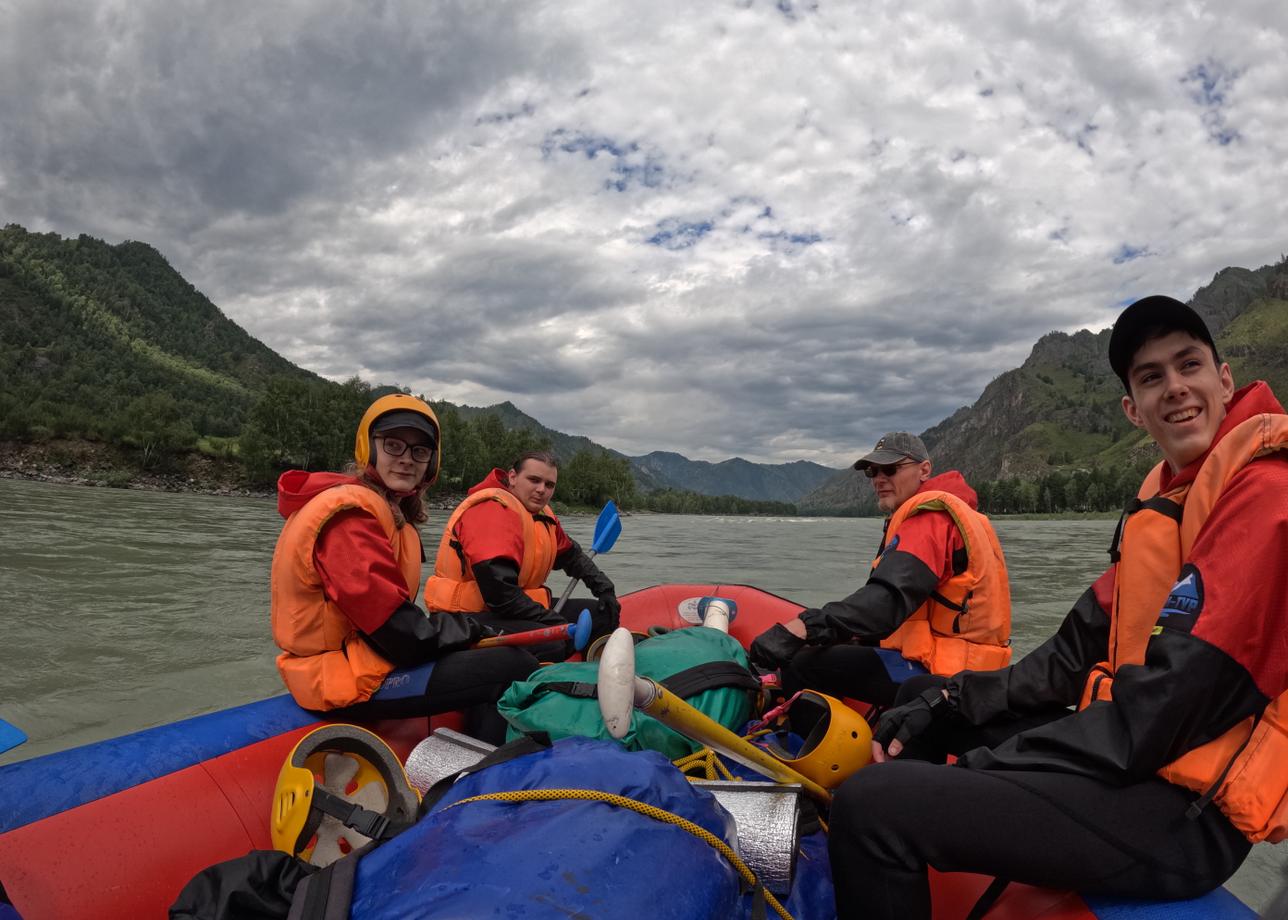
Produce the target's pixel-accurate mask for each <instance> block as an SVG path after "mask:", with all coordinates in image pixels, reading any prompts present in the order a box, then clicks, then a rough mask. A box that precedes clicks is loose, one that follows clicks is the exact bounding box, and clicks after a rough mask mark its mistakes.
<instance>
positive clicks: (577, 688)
mask: <svg viewBox="0 0 1288 920" xmlns="http://www.w3.org/2000/svg"><path fill="white" fill-rule="evenodd" d="M532 692H533V693H535V694H536V695H537V696H540V695H542V694H544V693H562V694H563V695H564V696H571V697H575V698H576V699H579V700H594V699H598V698H599V687H598V685H596V684H592V683H590V682H589V681H584V680H552V681H550V682H549V683H544V684H537V686H535V687H533V688H532Z"/></svg>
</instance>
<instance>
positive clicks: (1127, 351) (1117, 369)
mask: <svg viewBox="0 0 1288 920" xmlns="http://www.w3.org/2000/svg"><path fill="white" fill-rule="evenodd" d="M1170 332H1188V333H1189V334H1190V335H1192V336H1194V338H1196V339H1198V340H1199V341H1200V342H1205V343H1206V344H1207V346H1208V347H1209V348H1211V349H1212V357H1213V358H1214V359H1215V360H1216V361H1217V362H1218V363H1219V362H1220V360H1221V358H1220V356H1219V355H1217V351H1216V343H1215V342H1213V341H1212V333H1210V332H1208V327H1207V323H1205V322H1203V317H1201V316H1199V315H1198V314H1197V313H1195V312H1194V310H1193V309H1191V308H1190V307H1187V306H1186V305H1185V304H1183V303H1181V302H1180V301H1179V300H1176V299H1175V298H1173V297H1167V296H1166V295H1163V294H1154V295H1152V296H1150V297H1142V298H1141V299H1140V300H1138V301H1136V302H1135V303H1134V304H1132V305H1131V306H1129V307H1128V308H1127V309H1126V310H1123V312H1122V313H1121V314H1119V316H1118V319H1117V320H1116V321H1115V322H1114V331H1113V332H1112V333H1110V335H1109V366H1110V367H1112V368H1113V369H1114V373H1115V374H1117V375H1118V379H1119V380H1121V381H1122V382H1123V386H1124V387H1125V388H1126V389H1127V392H1128V393H1130V392H1131V384H1130V383H1129V382H1128V380H1127V372H1128V371H1130V370H1131V362H1132V359H1133V358H1134V357H1136V352H1138V351H1140V347H1141V346H1142V345H1144V344H1145V342H1146V341H1148V340H1149V339H1155V338H1158V337H1159V336H1160V335H1167V334H1168V333H1170Z"/></svg>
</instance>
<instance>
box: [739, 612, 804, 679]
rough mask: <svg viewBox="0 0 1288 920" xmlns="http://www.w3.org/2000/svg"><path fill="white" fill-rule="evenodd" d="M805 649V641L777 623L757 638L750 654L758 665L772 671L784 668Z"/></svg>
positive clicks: (749, 650) (749, 651)
mask: <svg viewBox="0 0 1288 920" xmlns="http://www.w3.org/2000/svg"><path fill="white" fill-rule="evenodd" d="M804 647H805V640H804V639H801V638H799V637H798V636H796V635H794V634H793V633H792V632H791V630H789V629H788V628H787V627H786V626H784V625H783V624H782V623H777V624H775V625H773V626H771V627H770V628H769V629H767V630H765V631H764V632H763V633H761V634H760V635H759V636H757V637H756V639H755V641H753V642H752V643H751V648H750V649H748V654H749V655H750V656H751V660H752V661H754V662H755V663H756V664H758V665H760V666H761V667H763V668H769V669H770V670H771V671H772V670H776V669H777V668H781V667H783V665H785V664H787V662H789V661H791V660H792V657H793V656H794V655H795V654H796V653H797V652H799V651H800V650H801V649H803V648H804Z"/></svg>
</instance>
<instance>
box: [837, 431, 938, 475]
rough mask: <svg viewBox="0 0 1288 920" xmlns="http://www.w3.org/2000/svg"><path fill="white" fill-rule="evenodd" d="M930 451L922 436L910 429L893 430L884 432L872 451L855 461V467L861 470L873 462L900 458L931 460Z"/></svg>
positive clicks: (896, 460) (894, 460)
mask: <svg viewBox="0 0 1288 920" xmlns="http://www.w3.org/2000/svg"><path fill="white" fill-rule="evenodd" d="M929 459H930V452H929V451H927V450H926V445H925V444H923V443H922V440H921V438H919V437H917V436H916V435H915V434H912V433H911V432H909V431H891V432H889V433H888V434H883V435H882V436H881V440H880V441H877V446H876V447H874V448H872V453H870V454H864V455H863V456H862V457H860V458H859V459H858V460H855V461H854V468H855V469H856V470H861V469H863V468H864V467H866V466H871V465H872V464H874V463H875V464H886V463H898V462H899V461H900V460H916V461H917V462H918V463H920V462H921V461H922V460H929Z"/></svg>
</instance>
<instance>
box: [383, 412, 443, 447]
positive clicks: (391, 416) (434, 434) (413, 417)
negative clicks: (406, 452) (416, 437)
mask: <svg viewBox="0 0 1288 920" xmlns="http://www.w3.org/2000/svg"><path fill="white" fill-rule="evenodd" d="M395 428H414V429H416V430H417V431H423V432H425V434H427V435H429V443H430V444H437V443H438V430H437V429H436V428H434V425H433V423H432V422H430V420H429V419H428V418H426V417H425V416H423V415H421V414H420V413H419V412H410V411H408V410H406V409H397V410H395V411H393V412H386V413H385V414H384V415H382V416H380V417H379V418H378V419H376V420H375V421H374V422H372V423H371V433H372V434H378V433H379V432H381V431H392V430H393V429H395Z"/></svg>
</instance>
